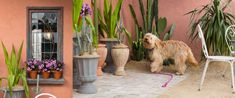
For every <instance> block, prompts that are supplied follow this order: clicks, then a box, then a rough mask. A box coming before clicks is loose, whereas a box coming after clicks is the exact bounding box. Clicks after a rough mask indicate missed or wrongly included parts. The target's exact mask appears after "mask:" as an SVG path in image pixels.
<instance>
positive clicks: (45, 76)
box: [42, 71, 50, 79]
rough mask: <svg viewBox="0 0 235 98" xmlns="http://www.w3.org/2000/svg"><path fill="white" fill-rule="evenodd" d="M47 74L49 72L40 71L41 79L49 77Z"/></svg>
mask: <svg viewBox="0 0 235 98" xmlns="http://www.w3.org/2000/svg"><path fill="white" fill-rule="evenodd" d="M49 76H50V72H44V71H43V72H42V78H43V79H48V78H49Z"/></svg>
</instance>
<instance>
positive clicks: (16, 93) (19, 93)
mask: <svg viewBox="0 0 235 98" xmlns="http://www.w3.org/2000/svg"><path fill="white" fill-rule="evenodd" d="M6 91H7V92H6V95H5V97H4V98H24V95H25V93H24V88H23V87H14V88H13V89H12V97H11V96H10V91H9V90H6Z"/></svg>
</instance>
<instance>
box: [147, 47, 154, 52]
mask: <svg viewBox="0 0 235 98" xmlns="http://www.w3.org/2000/svg"><path fill="white" fill-rule="evenodd" d="M154 48H155V47H154ZM154 48H152V49H147V50H148V51H153V50H154Z"/></svg>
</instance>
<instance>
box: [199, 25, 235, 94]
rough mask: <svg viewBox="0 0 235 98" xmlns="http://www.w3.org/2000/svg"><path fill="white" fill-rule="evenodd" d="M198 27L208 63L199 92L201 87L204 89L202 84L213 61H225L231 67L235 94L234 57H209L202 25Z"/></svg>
mask: <svg viewBox="0 0 235 98" xmlns="http://www.w3.org/2000/svg"><path fill="white" fill-rule="evenodd" d="M197 27H198V35H199V38H200V39H201V42H202V50H203V53H204V55H205V57H206V63H205V66H204V70H203V73H202V77H201V82H200V85H199V89H198V90H199V91H200V90H201V87H202V84H203V82H204V79H205V75H206V71H207V68H208V65H209V63H210V62H211V61H223V62H228V63H229V64H230V66H231V78H232V88H233V92H235V88H234V72H233V62H234V61H235V57H232V56H209V55H208V51H207V47H206V42H205V39H204V35H203V32H202V29H201V27H200V25H197Z"/></svg>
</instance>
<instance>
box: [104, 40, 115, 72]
mask: <svg viewBox="0 0 235 98" xmlns="http://www.w3.org/2000/svg"><path fill="white" fill-rule="evenodd" d="M100 42H101V43H104V44H106V47H107V49H108V53H107V57H106V59H105V62H106V66H105V67H104V68H103V71H104V72H108V73H114V71H115V65H114V64H113V59H112V56H111V50H112V46H114V45H115V44H117V43H118V40H117V39H116V38H115V39H109V38H106V39H100Z"/></svg>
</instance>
